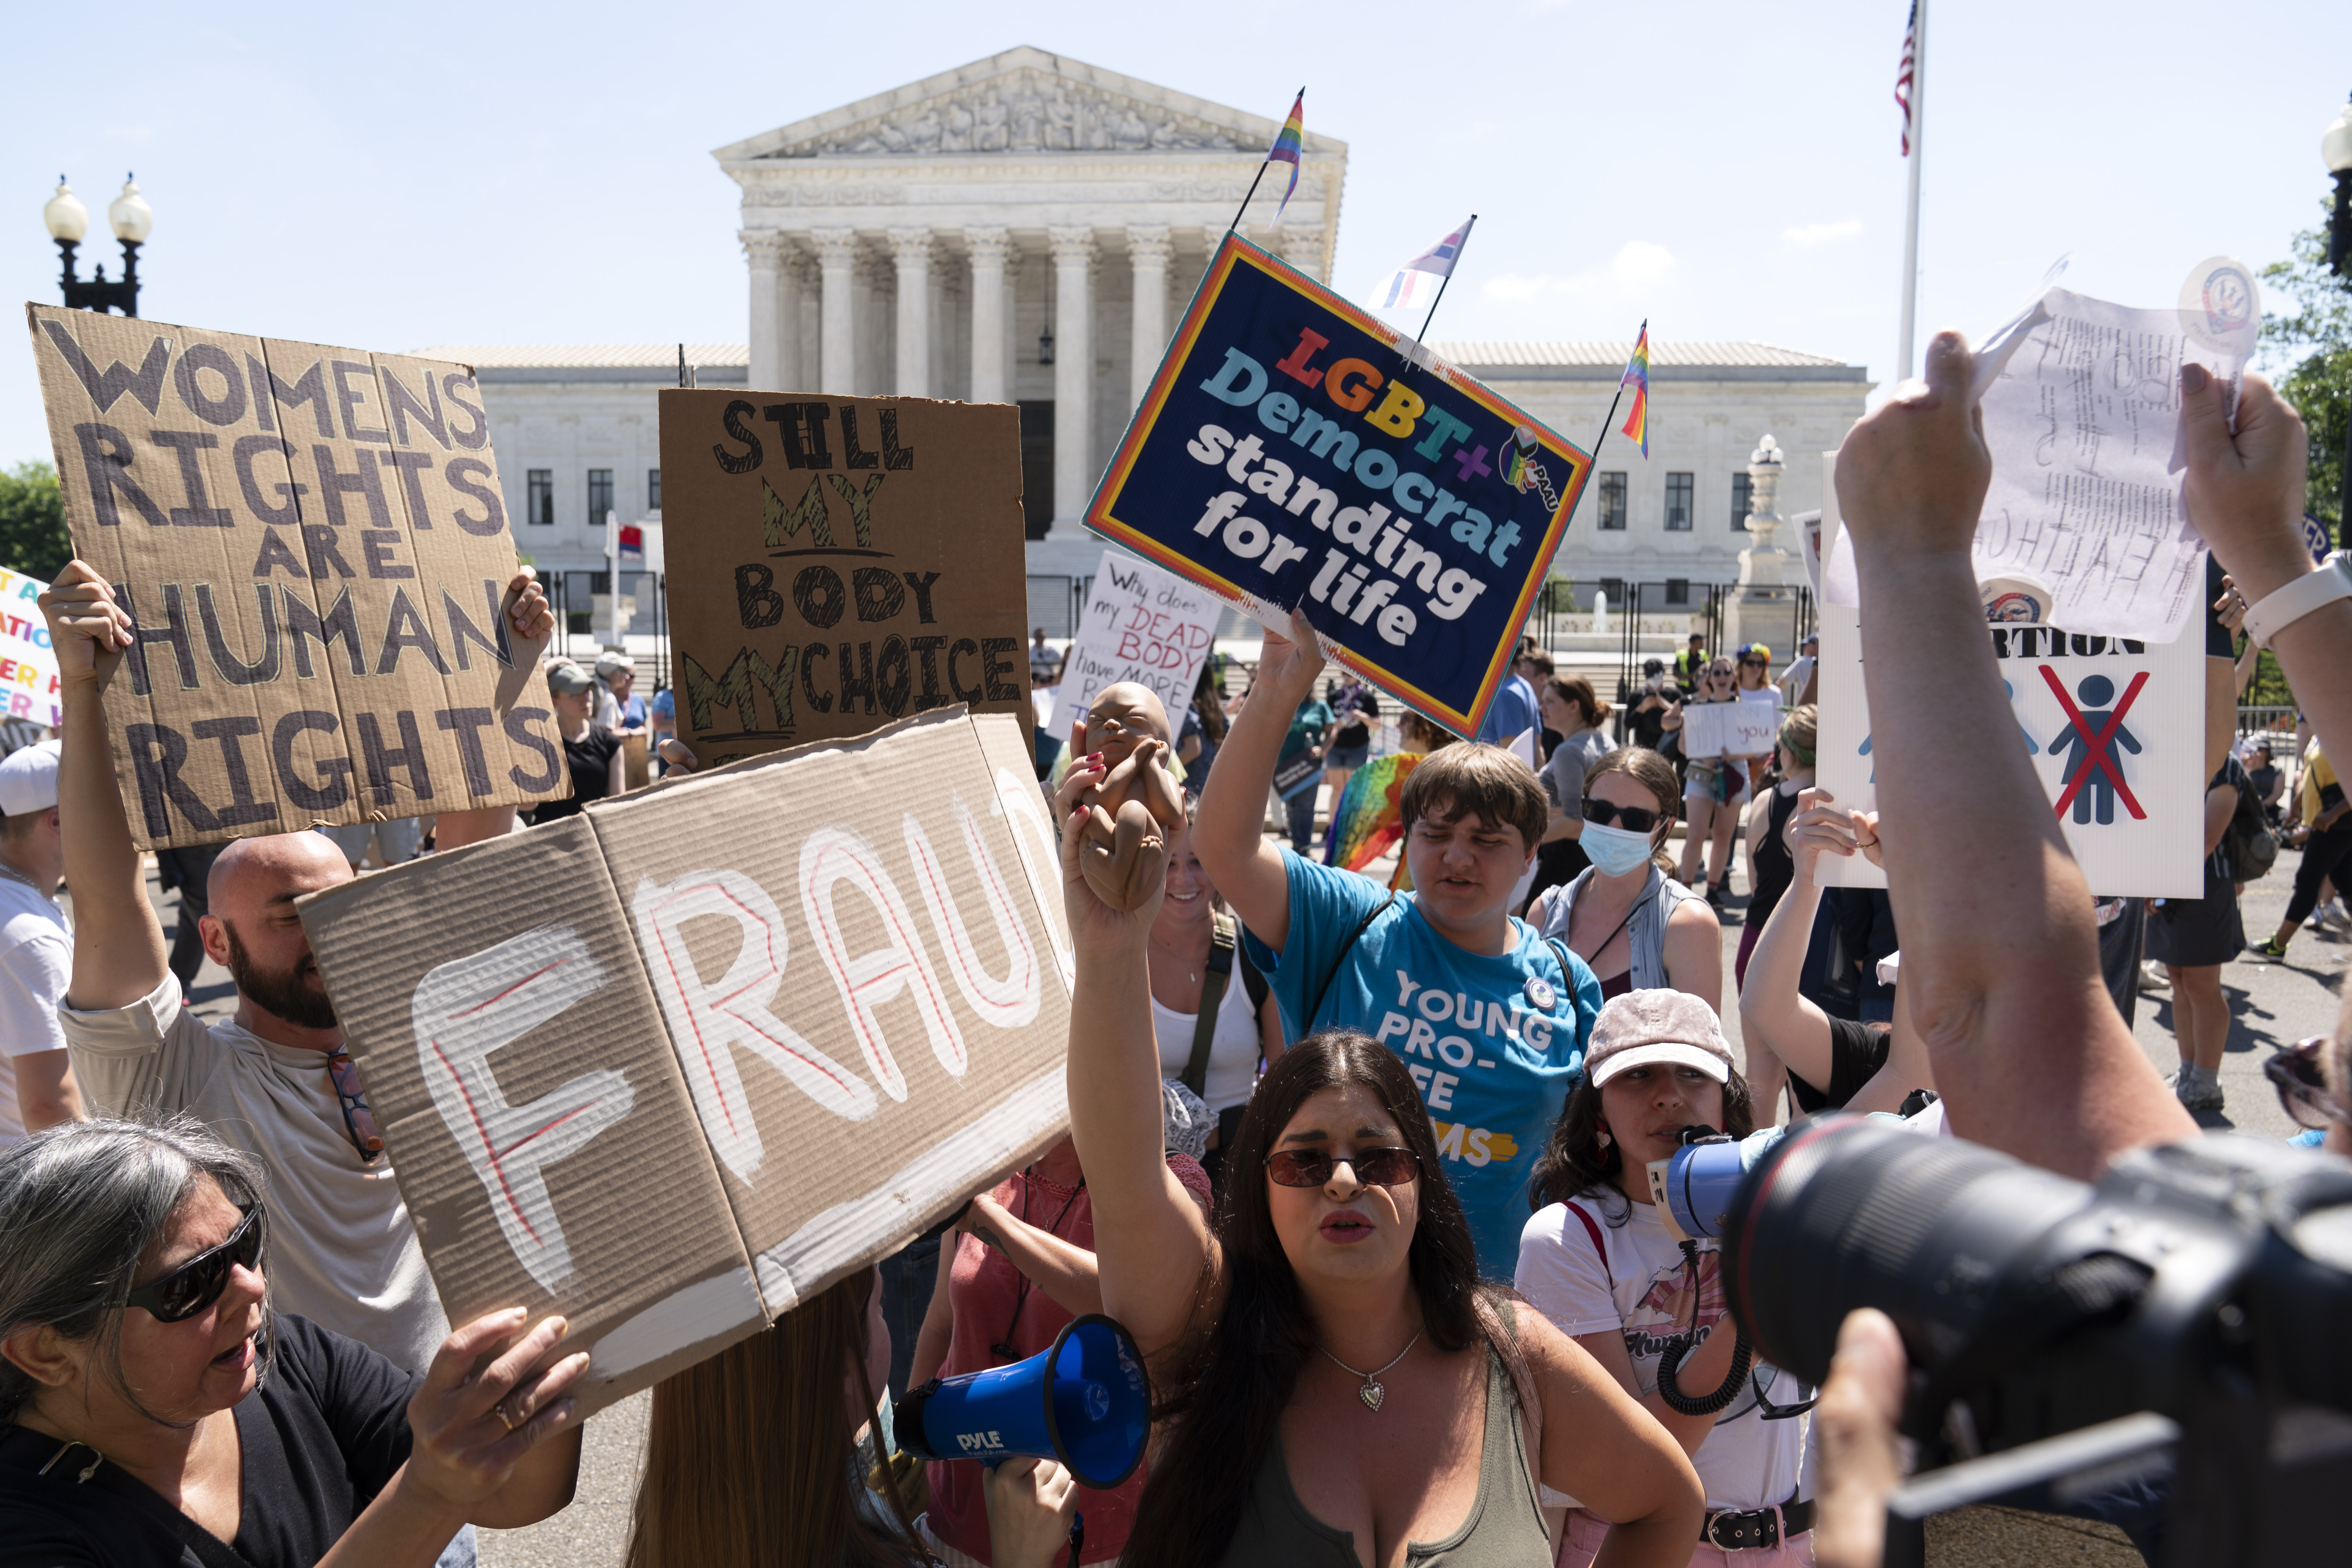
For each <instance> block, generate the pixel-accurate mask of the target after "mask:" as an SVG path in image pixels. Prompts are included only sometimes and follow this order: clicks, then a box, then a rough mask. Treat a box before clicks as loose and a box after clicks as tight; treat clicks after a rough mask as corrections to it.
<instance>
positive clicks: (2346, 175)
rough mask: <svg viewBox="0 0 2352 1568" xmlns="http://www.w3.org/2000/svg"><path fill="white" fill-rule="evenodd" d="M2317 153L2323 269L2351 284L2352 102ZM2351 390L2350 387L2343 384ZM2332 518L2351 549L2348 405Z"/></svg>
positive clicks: (2340, 540) (2351, 424) (2351, 415)
mask: <svg viewBox="0 0 2352 1568" xmlns="http://www.w3.org/2000/svg"><path fill="white" fill-rule="evenodd" d="M2319 155H2320V157H2321V158H2322V159H2323V160H2324V161H2325V162H2326V164H2327V172H2328V173H2329V174H2333V175H2335V176H2336V213H2335V216H2332V217H2330V218H2329V219H2328V220H2327V269H2328V270H2329V271H2330V272H2333V273H2335V274H2336V276H2337V277H2338V278H2341V279H2344V283H2345V287H2347V288H2352V102H2347V103H2346V104H2345V105H2344V106H2343V107H2342V108H2340V109H2338V110H2336V118H2335V120H2334V121H2330V122H2329V124H2328V127H2327V129H2326V132H2323V133H2322V134H2321V136H2320V138H2319ZM2347 394H2352V388H2347ZM2338 505H2339V510H2338V511H2337V513H2336V543H2337V545H2339V546H2340V547H2342V548H2344V549H2346V550H2352V406H2347V408H2346V410H2345V420H2344V489H2343V492H2342V496H2341V499H2340V501H2339V503H2338Z"/></svg>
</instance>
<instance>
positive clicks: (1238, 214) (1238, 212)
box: [1225, 82, 1307, 234]
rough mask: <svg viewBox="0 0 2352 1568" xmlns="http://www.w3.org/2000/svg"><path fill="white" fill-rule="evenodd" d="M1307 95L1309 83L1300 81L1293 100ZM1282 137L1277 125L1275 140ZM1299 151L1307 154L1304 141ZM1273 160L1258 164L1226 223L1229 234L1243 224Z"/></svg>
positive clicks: (1267, 159) (1301, 153)
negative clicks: (1246, 193) (1247, 193)
mask: <svg viewBox="0 0 2352 1568" xmlns="http://www.w3.org/2000/svg"><path fill="white" fill-rule="evenodd" d="M1306 96H1307V84H1306V83H1305V82H1300V83H1299V84H1298V92H1297V97H1296V98H1294V99H1293V100H1292V101H1294V102H1296V101H1297V99H1299V98H1305V97H1306ZM1281 139H1282V128H1281V127H1280V126H1276V127H1275V140H1276V141H1277V142H1279V141H1280V140H1281ZM1298 151H1299V155H1300V156H1302V157H1304V156H1305V155H1306V153H1307V148H1306V146H1305V144H1304V143H1303V142H1302V143H1301V145H1300V146H1299V149H1298ZM1273 162H1274V160H1273V159H1272V158H1266V159H1263V160H1261V161H1260V162H1259V163H1258V166H1257V173H1256V174H1255V175H1254V176H1252V178H1251V180H1250V188H1249V195H1244V197H1242V205H1239V206H1237V207H1235V208H1234V221H1233V222H1231V223H1229V224H1227V225H1225V232H1226V233H1227V234H1231V233H1233V232H1234V230H1235V229H1237V228H1239V227H1241V226H1242V215H1243V214H1244V213H1246V212H1247V211H1249V205H1250V197H1251V196H1255V195H1257V183H1258V181H1260V180H1263V179H1265V166H1266V164H1268V163H1273Z"/></svg>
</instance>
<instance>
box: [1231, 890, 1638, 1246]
mask: <svg viewBox="0 0 2352 1568" xmlns="http://www.w3.org/2000/svg"><path fill="white" fill-rule="evenodd" d="M1282 860H1283V866H1284V868H1285V869H1286V871H1287V873H1288V875H1289V879H1290V930H1289V931H1287V932H1286V933H1285V934H1284V937H1283V943H1282V952H1281V954H1280V956H1278V957H1277V956H1276V954H1275V953H1274V952H1272V951H1270V950H1269V949H1268V948H1267V947H1266V945H1265V942H1263V941H1262V940H1260V939H1259V938H1258V937H1257V936H1256V935H1255V934H1253V933H1252V932H1250V931H1246V930H1244V931H1243V933H1242V940H1243V941H1244V942H1245V943H1247V952H1248V953H1249V960H1250V962H1251V963H1254V964H1255V965H1257V968H1258V972H1259V973H1262V974H1264V975H1265V977H1266V978H1267V980H1269V981H1270V982H1272V984H1273V987H1274V996H1275V1001H1276V1005H1279V1006H1280V1008H1281V1009H1282V1024H1283V1030H1284V1032H1285V1034H1286V1036H1287V1037H1289V1038H1291V1039H1293V1040H1296V1039H1298V1038H1300V1037H1303V1036H1306V1035H1308V1034H1312V1033H1314V1032H1315V1031H1316V1030H1318V1029H1335V1028H1338V1029H1360V1030H1361V1031H1363V1032H1364V1033H1365V1034H1367V1035H1370V1036H1371V1037H1373V1038H1374V1039H1377V1040H1379V1041H1380V1042H1381V1044H1383V1045H1385V1046H1387V1047H1389V1048H1390V1049H1391V1050H1392V1051H1394V1052H1396V1054H1397V1055H1398V1056H1400V1057H1402V1058H1404V1063H1405V1067H1406V1069H1407V1070H1408V1071H1410V1072H1411V1073H1412V1081H1413V1082H1414V1083H1415V1084H1416V1085H1418V1086H1419V1087H1420V1089H1421V1097H1422V1100H1423V1103H1424V1104H1425V1105H1426V1106H1427V1107H1428V1110H1429V1117H1430V1121H1431V1122H1432V1123H1433V1125H1434V1126H1435V1128H1436V1131H1437V1149H1438V1155H1439V1159H1440V1162H1441V1163H1442V1164H1443V1165H1444V1171H1445V1175H1446V1179H1447V1180H1448V1181H1450V1182H1451V1183H1452V1184H1453V1185H1454V1191H1455V1192H1456V1193H1457V1194H1460V1195H1461V1198H1462V1206H1463V1208H1464V1209H1465V1211H1466V1212H1467V1214H1468V1215H1469V1220H1470V1233H1471V1235H1472V1237H1474V1238H1475V1240H1476V1242H1477V1246H1478V1271H1479V1273H1480V1274H1481V1275H1483V1276H1484V1277H1486V1279H1497V1280H1502V1281H1506V1282H1507V1281H1508V1280H1509V1279H1510V1278H1511V1275H1512V1272H1513V1270H1514V1269H1515V1268H1517V1265H1518V1258H1519V1232H1520V1230H1521V1228H1522V1227H1523V1226H1525V1225H1526V1224H1527V1218H1528V1173H1529V1172H1530V1171H1531V1170H1532V1169H1533V1168H1534V1166H1535V1162H1536V1156H1537V1155H1538V1154H1539V1153H1541V1152H1543V1147H1544V1143H1545V1141H1546V1140H1547V1139H1549V1137H1550V1136H1551V1128H1552V1123H1553V1122H1554V1121H1558V1120H1559V1113H1560V1110H1561V1108H1562V1107H1564V1106H1565V1105H1566V1104H1567V1103H1568V1091H1569V1090H1570V1089H1571V1088H1573V1087H1574V1086H1575V1084H1576V1081H1577V1079H1580V1077H1582V1076H1583V1072H1584V1046H1585V1041H1586V1038H1587V1037H1588V1036H1589V1035H1590V1034H1591V1028H1592V1020H1593V1018H1594V1016H1596V1015H1597V1014H1598V1013H1599V1012H1600V1011H1601V983H1600V982H1599V981H1597V980H1595V979H1593V978H1592V971H1591V970H1590V969H1588V968H1586V967H1585V963H1584V961H1583V960H1582V959H1580V958H1579V957H1577V956H1576V955H1575V954H1574V953H1572V952H1570V953H1568V955H1567V963H1566V965H1565V967H1563V965H1562V963H1561V962H1560V953H1561V952H1563V951H1564V950H1563V949H1558V948H1555V947H1554V946H1553V945H1552V944H1551V943H1549V942H1546V941H1544V940H1543V938H1542V937H1540V936H1538V935H1537V934H1536V931H1535V928H1534V927H1532V926H1530V925H1528V923H1527V922H1526V921H1520V920H1517V919H1514V920H1513V921H1511V928H1510V929H1511V948H1510V951H1509V952H1507V953H1505V954H1503V955H1502V956H1500V957H1493V958H1490V957H1487V956H1486V955H1484V954H1481V953H1475V952H1469V951H1467V950H1466V949H1464V948H1460V947H1456V946H1455V945H1454V943H1452V942H1448V941H1447V940H1446V939H1445V938H1444V937H1443V936H1440V935H1439V934H1438V933H1437V931H1436V929H1435V928H1434V927H1433V926H1432V925H1431V924H1430V923H1429V921H1427V920H1425V919H1423V916H1422V913H1421V910H1419V909H1418V908H1417V907H1416V906H1415V904H1414V902H1413V895H1412V894H1411V893H1400V894H1398V895H1397V896H1396V900H1395V901H1394V902H1393V903H1391V904H1390V905H1389V907H1388V908H1387V909H1386V910H1381V912H1380V913H1379V914H1377V915H1375V916H1374V918H1373V920H1372V921H1371V923H1370V925H1368V926H1365V927H1364V931H1363V934H1362V935H1361V936H1360V937H1358V938H1357V939H1356V942H1355V945H1354V946H1352V947H1349V948H1348V950H1347V952H1346V953H1345V954H1344V955H1342V953H1341V952H1340V949H1341V948H1342V947H1343V946H1345V945H1346V944H1347V942H1348V937H1349V932H1351V931H1355V929H1356V928H1357V926H1358V925H1359V924H1361V923H1362V921H1363V920H1364V917H1365V916H1366V915H1368V914H1372V912H1373V911H1374V910H1379V909H1380V907H1381V904H1382V903H1383V901H1385V900H1387V899H1388V897H1389V894H1388V890H1387V889H1384V888H1382V887H1381V886H1380V884H1378V883H1377V882H1374V881H1371V880H1370V879H1368V878H1364V877H1360V876H1358V875H1357V874H1356V873H1355V872H1353V871H1343V870H1340V869H1339V868H1337V867H1334V866H1318V865H1317V864H1315V863H1314V862H1313V861H1311V860H1302V859H1300V858H1298V857H1297V855H1294V854H1292V853H1291V852H1290V851H1289V850H1287V849H1286V850H1284V851H1283V855H1282ZM1327 980H1328V987H1327V986H1326V981H1327ZM1318 991H1320V992H1322V994H1323V995H1322V1003H1321V1005H1320V1006H1319V1007H1317V1006H1316V1005H1315V1002H1316V994H1317V993H1318ZM1310 1007H1314V1008H1315V1012H1314V1016H1312V1017H1309V1016H1307V1010H1308V1009H1309V1008H1310Z"/></svg>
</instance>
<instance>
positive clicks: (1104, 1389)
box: [896, 1313, 1151, 1489]
mask: <svg viewBox="0 0 2352 1568" xmlns="http://www.w3.org/2000/svg"><path fill="white" fill-rule="evenodd" d="M896 1424H897V1427H898V1441H899V1443H900V1445H901V1446H903V1447H905V1449H906V1451H907V1452H908V1453H909V1454H913V1455H915V1456H916V1457H917V1458H925V1459H978V1460H979V1461H981V1463H982V1464H987V1465H992V1464H995V1463H996V1462H997V1461H999V1460H1001V1459H1010V1458H1015V1457H1016V1456H1019V1455H1023V1454H1030V1455H1035V1456H1037V1457H1039V1458H1045V1457H1047V1456H1050V1457H1052V1458H1055V1459H1058V1460H1060V1461H1061V1463H1062V1464H1063V1465H1064V1466H1065V1467H1066V1468H1068V1469H1069V1471H1070V1473H1071V1474H1072V1475H1074V1476H1076V1477H1077V1479H1079V1480H1080V1481H1082V1482H1084V1483H1085V1484H1086V1485H1087V1486H1090V1487H1094V1488H1096V1489H1108V1488H1110V1487H1115V1486H1117V1485H1118V1484H1119V1483H1120V1482H1121V1481H1123V1480H1125V1479H1127V1478H1128V1477H1129V1476H1131V1475H1133V1474H1134V1473H1135V1467H1136V1466H1138V1465H1139V1464H1141V1463H1142V1462H1143V1439H1144V1436H1145V1435H1146V1433H1147V1432H1148V1431H1149V1430H1150V1425H1151V1381H1150V1378H1149V1377H1147V1376H1146V1375H1145V1374H1144V1370H1143V1355H1142V1352H1139V1351H1138V1350H1137V1349H1136V1348H1135V1341H1134V1339H1133V1338H1132V1337H1130V1336H1129V1333H1128V1331H1126V1330H1125V1329H1123V1328H1121V1327H1119V1325H1118V1323H1116V1322H1114V1321H1111V1320H1110V1319H1108V1318H1106V1317H1104V1316H1102V1315H1101V1314H1100V1313H1088V1314H1087V1316H1085V1317H1083V1318H1078V1319H1075V1320H1073V1321H1071V1323H1070V1325H1069V1326H1068V1327H1067V1328H1066V1329H1064V1330H1063V1331H1061V1332H1060V1333H1059V1334H1057V1335H1055V1338H1054V1343H1053V1348H1051V1349H1050V1350H1045V1351H1040V1352H1038V1353H1037V1354H1035V1355H1033V1356H1031V1357H1030V1358H1029V1359H1028V1360H1027V1361H1023V1362H1015V1363H1013V1364H1012V1365H1011V1366H1000V1367H997V1368H994V1369H993V1370H992V1371H989V1372H969V1373H963V1374H962V1375H961V1376H958V1377H949V1378H938V1377H935V1378H933V1379H931V1381H930V1382H929V1383H927V1384H923V1386H922V1387H920V1388H919V1389H916V1390H915V1391H914V1392H913V1393H911V1394H908V1395H907V1397H906V1400H905V1402H904V1403H902V1404H901V1405H899V1406H898V1415H897V1423H896Z"/></svg>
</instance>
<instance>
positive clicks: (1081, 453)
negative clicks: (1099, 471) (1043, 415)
mask: <svg viewBox="0 0 2352 1568" xmlns="http://www.w3.org/2000/svg"><path fill="white" fill-rule="evenodd" d="M1045 233H1046V236H1047V237H1048V238H1050V239H1051V240H1052V241H1053V245H1054V289H1055V304H1054V537H1055V538H1056V539H1062V538H1069V539H1076V538H1080V537H1083V536H1084V534H1085V531H1086V530H1085V528H1084V526H1083V524H1081V523H1080V521H1079V519H1080V518H1081V517H1083V516H1084V515H1085V513H1086V510H1087V500H1089V499H1090V498H1091V497H1092V496H1093V494H1094V487H1095V478H1096V475H1095V467H1094V451H1093V447H1094V390H1095V344H1094V316H1095V309H1094V305H1095V300H1094V275H1093V273H1094V258H1095V231H1094V230H1093V229H1091V228H1087V227H1070V228H1060V227H1056V228H1049V229H1047V230H1046V231H1045Z"/></svg>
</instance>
